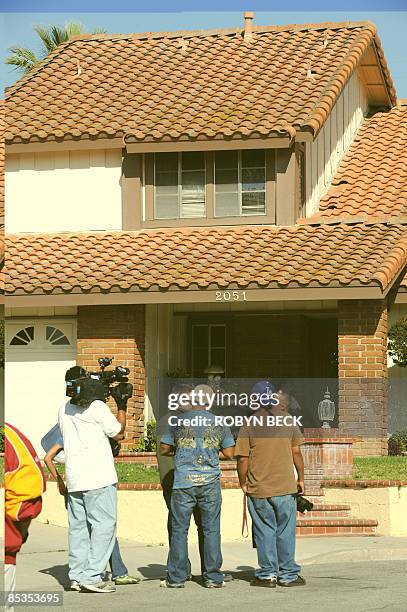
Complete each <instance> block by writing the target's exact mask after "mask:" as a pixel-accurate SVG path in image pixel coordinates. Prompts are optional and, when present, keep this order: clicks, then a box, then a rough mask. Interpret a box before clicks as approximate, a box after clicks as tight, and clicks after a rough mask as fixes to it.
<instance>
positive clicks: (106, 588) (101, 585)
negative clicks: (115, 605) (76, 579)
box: [81, 582, 116, 593]
mask: <svg viewBox="0 0 407 612" xmlns="http://www.w3.org/2000/svg"><path fill="white" fill-rule="evenodd" d="M81 587H82V591H87V592H89V593H114V592H115V590H116V587H115V586H114V585H113V584H110V583H109V582H95V583H93V584H82V585H81Z"/></svg>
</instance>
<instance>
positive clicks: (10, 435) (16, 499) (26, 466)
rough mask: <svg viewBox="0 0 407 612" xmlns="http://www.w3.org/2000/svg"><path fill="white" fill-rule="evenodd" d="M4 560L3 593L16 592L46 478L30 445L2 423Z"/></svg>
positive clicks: (6, 424)
mask: <svg viewBox="0 0 407 612" xmlns="http://www.w3.org/2000/svg"><path fill="white" fill-rule="evenodd" d="M4 433H5V470H4V471H5V474H4V484H5V558H4V590H5V593H6V610H7V609H12V606H11V605H10V606H8V605H7V596H8V594H9V593H12V592H13V591H14V590H15V582H16V557H17V553H18V552H19V551H20V549H21V547H22V545H23V544H24V542H25V541H26V540H27V538H28V529H29V526H30V523H31V521H32V519H33V518H35V517H36V516H38V515H39V513H40V512H41V508H42V494H43V493H44V491H45V488H46V485H45V476H44V472H43V469H42V467H41V463H40V460H39V458H38V456H37V453H36V452H35V449H34V447H33V445H32V444H31V442H30V441H29V440H28V438H26V437H25V436H24V434H22V433H21V431H19V430H18V429H17V428H16V427H14V426H13V425H10V424H9V423H5V432H4Z"/></svg>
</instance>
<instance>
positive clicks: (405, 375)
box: [388, 365, 407, 434]
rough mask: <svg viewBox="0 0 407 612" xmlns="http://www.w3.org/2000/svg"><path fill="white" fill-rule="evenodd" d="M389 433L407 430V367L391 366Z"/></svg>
mask: <svg viewBox="0 0 407 612" xmlns="http://www.w3.org/2000/svg"><path fill="white" fill-rule="evenodd" d="M388 371H389V415H390V421H389V433H391V434H392V433H394V432H396V431H402V430H407V368H400V367H399V366H396V365H394V366H392V367H390V368H389V370H388Z"/></svg>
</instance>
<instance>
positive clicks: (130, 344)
mask: <svg viewBox="0 0 407 612" xmlns="http://www.w3.org/2000/svg"><path fill="white" fill-rule="evenodd" d="M144 348H145V311H144V306H143V305H122V304H120V305H117V306H116V305H114V306H80V307H79V308H78V344H77V362H78V365H82V366H83V367H85V368H86V369H87V370H98V369H99V364H98V361H97V360H98V358H99V357H113V358H114V360H113V364H112V366H116V365H122V366H125V367H127V368H130V376H129V382H131V383H132V384H133V386H134V392H133V397H132V398H131V399H130V400H129V402H128V411H127V427H126V434H125V439H124V441H123V445H124V446H125V447H127V448H131V447H132V446H134V445H135V444H136V443H137V441H138V439H139V438H140V436H141V435H142V434H143V430H144V379H145V371H144ZM109 405H110V406H111V408H112V410H113V412H115V410H116V404H115V402H114V400H112V399H110V400H109Z"/></svg>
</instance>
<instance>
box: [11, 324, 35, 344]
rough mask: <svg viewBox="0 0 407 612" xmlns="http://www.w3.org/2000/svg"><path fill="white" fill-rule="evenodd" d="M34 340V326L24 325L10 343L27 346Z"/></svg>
mask: <svg viewBox="0 0 407 612" xmlns="http://www.w3.org/2000/svg"><path fill="white" fill-rule="evenodd" d="M33 341H34V327H32V326H30V327H24V328H23V329H20V331H19V332H17V333H16V335H15V336H13V338H12V340H11V342H10V345H12V346H24V345H25V346H26V345H27V344H31V342H33Z"/></svg>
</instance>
